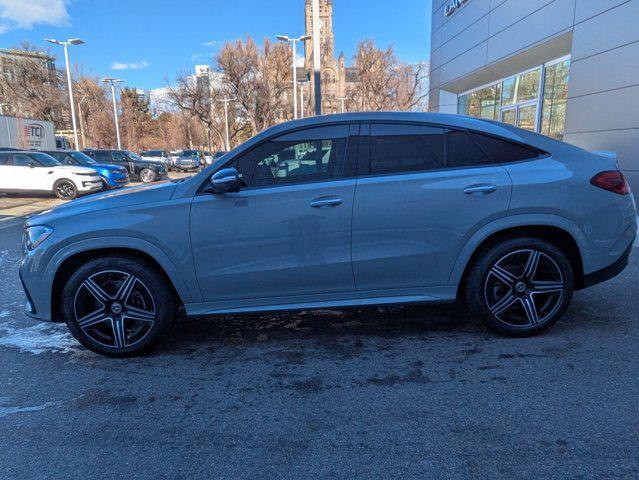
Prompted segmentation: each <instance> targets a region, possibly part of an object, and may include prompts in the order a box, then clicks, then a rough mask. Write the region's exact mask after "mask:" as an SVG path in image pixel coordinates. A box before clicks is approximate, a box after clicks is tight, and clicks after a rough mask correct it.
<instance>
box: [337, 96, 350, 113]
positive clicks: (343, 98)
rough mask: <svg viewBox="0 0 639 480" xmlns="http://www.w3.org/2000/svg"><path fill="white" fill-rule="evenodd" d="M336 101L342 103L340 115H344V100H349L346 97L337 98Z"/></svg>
mask: <svg viewBox="0 0 639 480" xmlns="http://www.w3.org/2000/svg"><path fill="white" fill-rule="evenodd" d="M338 100H339V101H340V102H342V113H344V102H346V100H350V98H348V97H340V98H338Z"/></svg>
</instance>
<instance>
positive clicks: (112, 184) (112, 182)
mask: <svg viewBox="0 0 639 480" xmlns="http://www.w3.org/2000/svg"><path fill="white" fill-rule="evenodd" d="M44 153H46V154H48V155H51V156H52V157H53V158H55V159H56V160H57V161H58V162H60V163H61V164H62V165H78V166H82V167H89V168H93V169H94V170H95V171H97V172H98V174H99V175H100V178H101V179H102V185H103V187H104V190H110V189H112V188H121V187H124V186H125V185H126V184H128V183H129V172H128V170H127V169H126V168H125V167H123V166H122V165H107V164H102V163H97V162H96V161H95V160H93V159H92V158H91V157H89V156H88V155H87V154H86V153H82V152H78V151H76V150H52V151H48V152H44Z"/></svg>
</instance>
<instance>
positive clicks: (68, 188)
mask: <svg viewBox="0 0 639 480" xmlns="http://www.w3.org/2000/svg"><path fill="white" fill-rule="evenodd" d="M73 190H74V189H73V186H72V185H70V184H69V183H66V182H62V183H60V184H59V185H58V186H56V193H57V194H58V197H60V198H62V199H64V200H70V199H72V198H73V194H74V192H73Z"/></svg>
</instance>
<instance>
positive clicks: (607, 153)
mask: <svg viewBox="0 0 639 480" xmlns="http://www.w3.org/2000/svg"><path fill="white" fill-rule="evenodd" d="M590 153H594V154H595V155H601V156H602V157H606V158H612V159H613V160H617V153H616V152H612V151H610V150H595V151H592V152H590Z"/></svg>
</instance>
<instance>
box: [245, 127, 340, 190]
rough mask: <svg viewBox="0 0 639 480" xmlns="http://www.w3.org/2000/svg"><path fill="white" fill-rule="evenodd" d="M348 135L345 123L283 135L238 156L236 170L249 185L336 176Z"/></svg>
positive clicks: (276, 184) (336, 177)
mask: <svg viewBox="0 0 639 480" xmlns="http://www.w3.org/2000/svg"><path fill="white" fill-rule="evenodd" d="M347 137H348V126H346V125H344V126H335V127H321V128H312V129H308V130H303V131H300V132H295V133H292V134H289V135H283V136H281V137H278V138H276V139H273V140H269V141H267V142H265V143H263V144H262V145H260V147H259V148H258V149H256V150H255V151H254V152H252V153H250V154H249V155H248V156H247V158H243V159H239V160H238V162H237V165H238V167H239V168H238V171H242V172H243V177H244V181H245V183H247V184H248V185H249V186H252V187H266V186H278V185H287V184H293V183H309V182H317V181H322V180H331V179H338V178H341V177H342V175H343V172H344V159H345V156H346V143H347ZM251 166H252V168H251ZM249 170H251V174H250V179H249V181H248V182H247V174H248V171H249Z"/></svg>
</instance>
